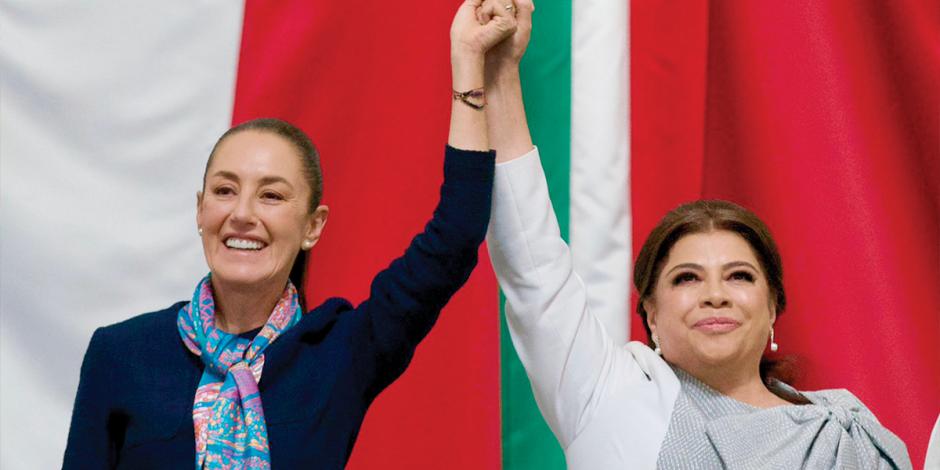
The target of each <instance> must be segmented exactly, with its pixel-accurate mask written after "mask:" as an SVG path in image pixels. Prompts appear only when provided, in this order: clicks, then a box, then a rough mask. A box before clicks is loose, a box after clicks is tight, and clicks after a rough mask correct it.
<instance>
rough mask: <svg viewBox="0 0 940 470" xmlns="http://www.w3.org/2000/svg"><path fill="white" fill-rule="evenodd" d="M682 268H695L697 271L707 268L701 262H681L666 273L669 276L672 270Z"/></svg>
mask: <svg viewBox="0 0 940 470" xmlns="http://www.w3.org/2000/svg"><path fill="white" fill-rule="evenodd" d="M681 268H688V269H693V270H695V271H704V270H705V268H703V267H702V265H700V264H695V263H679V264H677V265H675V266H673V267H672V269H670V270H669V271H667V272H666V275H667V276H668V275H669V273H671V272H673V271H675V270H677V269H681Z"/></svg>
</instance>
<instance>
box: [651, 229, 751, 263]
mask: <svg viewBox="0 0 940 470" xmlns="http://www.w3.org/2000/svg"><path fill="white" fill-rule="evenodd" d="M733 261H746V262H748V263H751V264H752V265H754V266H759V264H758V262H757V256H756V254H755V253H754V250H753V249H752V248H751V245H750V244H749V243H748V242H747V240H745V239H744V238H743V237H741V236H740V235H738V234H737V233H735V232H729V231H727V230H716V231H712V232H704V233H693V234H689V235H686V236H684V237H682V238H680V239H679V241H677V242H676V244H675V245H673V246H672V249H670V250H669V254H668V255H667V257H666V263H665V267H666V269H669V267H670V266H674V265H677V264H681V263H694V264H699V265H701V266H704V267H709V266H722V265H724V264H726V263H730V262H733Z"/></svg>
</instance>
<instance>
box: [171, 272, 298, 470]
mask: <svg viewBox="0 0 940 470" xmlns="http://www.w3.org/2000/svg"><path fill="white" fill-rule="evenodd" d="M210 276H211V275H207V276H206V277H204V278H203V279H202V281H200V282H199V284H198V285H197V286H196V291H195V293H194V294H193V300H192V302H190V303H188V304H186V305H185V306H183V308H181V309H180V311H179V316H178V317H177V322H176V324H177V327H178V329H179V333H180V336H181V337H182V339H183V343H184V344H186V347H187V348H189V350H190V351H192V353H193V354H195V355H197V356H199V357H201V358H202V362H203V364H205V370H204V371H203V373H202V378H201V379H200V380H199V388H198V389H197V390H196V398H195V401H194V402H193V424H194V426H195V431H196V468H197V469H226V470H228V469H269V468H271V454H270V452H269V449H268V429H267V426H266V425H265V422H264V409H263V408H262V407H261V395H260V394H259V392H258V381H259V380H261V371H262V369H263V368H264V354H263V352H264V350H265V348H267V347H268V345H270V344H271V343H273V342H274V340H275V339H277V337H278V336H280V335H281V334H282V333H283V332H284V331H287V329H288V328H290V327H292V326H294V325H295V324H296V323H297V322H298V321H300V317H301V315H303V311H302V309H301V308H300V304H299V302H298V299H297V289H295V288H294V285H293V284H290V283H288V285H287V288H286V289H284V295H282V296H281V299H280V300H279V301H278V302H277V305H275V306H274V311H272V312H271V316H270V317H269V318H268V322H267V323H266V324H265V325H264V327H263V328H262V329H261V332H259V333H258V334H257V336H255V337H254V339H247V338H242V337H240V336H238V335H234V334H230V333H226V332H224V331H222V330H219V329H217V328H216V327H215V301H214V299H213V296H212V283H211V282H209V280H210ZM193 307H196V308H193Z"/></svg>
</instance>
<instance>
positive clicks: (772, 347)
mask: <svg viewBox="0 0 940 470" xmlns="http://www.w3.org/2000/svg"><path fill="white" fill-rule="evenodd" d="M778 349H780V345H779V344H777V343H776V342H775V341H774V327H772V326H771V327H770V352H777V350H778Z"/></svg>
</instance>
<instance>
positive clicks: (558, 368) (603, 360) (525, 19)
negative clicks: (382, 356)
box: [486, 0, 649, 448]
mask: <svg viewBox="0 0 940 470" xmlns="http://www.w3.org/2000/svg"><path fill="white" fill-rule="evenodd" d="M516 6H517V8H518V13H517V17H516V20H517V24H518V28H517V30H516V32H515V33H514V35H513V36H512V37H511V38H510V39H507V40H506V41H504V42H503V43H501V44H500V45H498V46H497V47H495V48H493V50H492V51H490V52H489V53H488V54H487V60H486V73H487V75H486V88H487V99H488V105H487V108H486V110H487V112H486V118H487V124H488V128H489V138H490V144H491V145H492V146H493V148H494V149H495V150H496V161H497V166H496V174H495V179H494V190H493V210H492V214H491V216H490V225H489V229H488V233H487V243H488V247H489V252H490V258H491V259H492V262H493V268H494V269H495V270H496V276H497V278H498V279H499V284H500V287H501V288H502V289H503V291H504V293H505V295H506V315H507V319H508V324H509V331H510V333H511V336H512V340H513V345H514V346H515V348H516V351H517V352H518V354H519V357H520V359H521V361H522V363H523V365H524V366H525V369H526V372H527V374H528V376H529V380H530V381H531V383H532V388H533V390H534V392H535V397H536V401H537V402H538V405H539V408H540V410H541V412H542V414H543V416H544V417H545V419H546V421H547V422H548V424H549V426H550V427H551V428H552V431H553V432H554V433H555V436H556V437H557V438H558V440H559V442H560V443H561V445H562V446H563V447H565V448H567V447H568V445H569V444H570V443H571V442H572V441H573V440H574V439H575V438H576V437H577V436H578V435H579V433H580V431H582V430H583V429H584V428H585V427H586V426H587V424H588V423H589V422H590V421H591V419H592V418H593V417H594V416H595V415H596V412H597V408H598V405H599V404H600V403H601V402H602V399H603V397H604V394H605V393H607V392H608V391H609V390H610V389H611V387H612V386H614V385H617V386H620V385H623V384H612V382H614V381H616V380H618V379H617V378H618V377H624V375H622V372H626V376H627V377H631V378H632V379H635V380H637V381H638V382H639V381H642V382H646V383H649V380H648V375H647V374H646V373H644V370H643V369H642V368H641V367H640V365H639V364H640V362H638V361H637V360H636V359H635V358H634V356H633V355H632V354H630V352H629V350H622V349H621V348H620V347H619V346H618V345H616V344H615V343H614V342H613V341H612V340H611V339H610V337H609V336H608V334H607V332H606V331H605V329H604V326H603V324H602V323H601V322H600V321H599V320H598V319H597V318H596V316H595V315H593V314H592V312H591V311H590V308H589V305H588V299H587V295H586V288H585V286H584V283H583V282H582V280H581V278H580V277H579V276H578V274H577V273H576V272H575V271H574V267H573V263H572V257H571V251H570V249H569V248H568V245H567V244H566V243H565V241H564V240H563V239H562V238H561V233H560V230H559V227H558V222H557V219H556V217H555V212H554V210H553V208H552V204H551V200H550V199H549V195H548V186H547V183H546V181H545V175H544V174H543V172H542V167H541V163H540V161H539V156H538V152H537V150H535V149H534V146H533V145H532V139H531V137H530V135H529V128H528V124H527V121H526V116H525V109H524V107H523V100H522V87H521V82H520V75H519V62H520V60H521V58H522V55H523V54H524V52H525V49H526V46H527V44H528V41H529V36H530V32H531V28H532V12H533V11H534V6H533V5H532V3H531V1H530V0H520V1H518V2H517V3H516ZM624 288H627V286H624ZM623 314H624V315H626V314H627V312H623ZM614 371H616V374H615V373H613V372H614ZM618 374H620V375H618Z"/></svg>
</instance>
